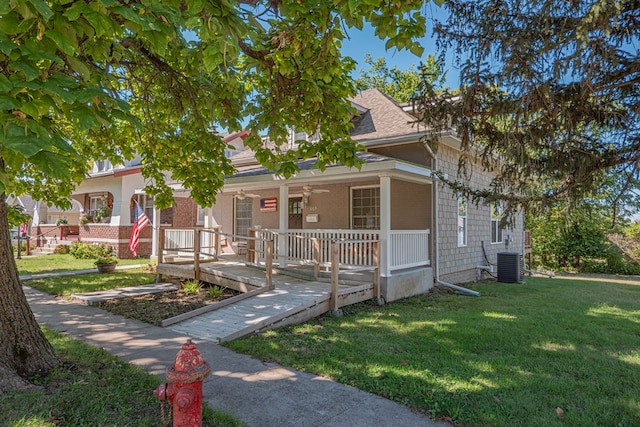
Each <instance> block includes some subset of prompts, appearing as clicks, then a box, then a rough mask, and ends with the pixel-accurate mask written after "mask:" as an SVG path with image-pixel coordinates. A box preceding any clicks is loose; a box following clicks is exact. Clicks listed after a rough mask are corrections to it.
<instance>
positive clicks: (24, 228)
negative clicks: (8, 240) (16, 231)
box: [20, 222, 29, 237]
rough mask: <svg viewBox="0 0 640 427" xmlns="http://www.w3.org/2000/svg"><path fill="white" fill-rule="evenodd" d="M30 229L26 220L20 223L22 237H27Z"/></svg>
mask: <svg viewBox="0 0 640 427" xmlns="http://www.w3.org/2000/svg"><path fill="white" fill-rule="evenodd" d="M28 230H29V226H28V225H27V224H25V223H24V222H23V223H22V224H20V237H26V236H27V233H28Z"/></svg>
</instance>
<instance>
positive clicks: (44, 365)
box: [0, 193, 58, 392]
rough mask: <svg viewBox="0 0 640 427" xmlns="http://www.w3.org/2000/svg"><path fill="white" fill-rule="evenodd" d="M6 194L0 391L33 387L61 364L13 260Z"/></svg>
mask: <svg viewBox="0 0 640 427" xmlns="http://www.w3.org/2000/svg"><path fill="white" fill-rule="evenodd" d="M4 200H5V194H4V193H2V194H0V392H3V391H9V390H22V389H25V388H28V387H29V386H30V384H29V382H28V378H30V377H31V376H32V375H34V374H35V373H37V372H45V371H47V370H49V369H50V368H51V367H53V366H55V365H56V364H57V363H58V358H57V356H56V355H55V353H54V351H53V347H51V344H49V342H48V341H47V339H46V338H45V336H44V334H43V333H42V331H41V330H40V327H39V326H38V322H37V321H36V318H35V317H34V316H33V312H32V311H31V307H29V303H28V302H27V298H26V296H25V294H24V292H23V291H22V284H21V283H20V280H19V277H18V268H17V267H16V262H15V260H14V259H13V250H12V247H11V238H10V235H9V222H8V218H7V205H6V203H5V201H4Z"/></svg>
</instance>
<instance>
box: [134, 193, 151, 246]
mask: <svg viewBox="0 0 640 427" xmlns="http://www.w3.org/2000/svg"><path fill="white" fill-rule="evenodd" d="M149 224H151V221H149V217H148V216H147V215H145V213H144V212H142V209H140V206H139V205H138V204H137V203H136V204H135V205H134V207H133V229H131V238H130V239H129V249H131V252H133V256H134V257H135V256H138V252H137V251H138V245H139V244H140V233H141V232H142V230H144V228H145V227H146V226H147V225H149Z"/></svg>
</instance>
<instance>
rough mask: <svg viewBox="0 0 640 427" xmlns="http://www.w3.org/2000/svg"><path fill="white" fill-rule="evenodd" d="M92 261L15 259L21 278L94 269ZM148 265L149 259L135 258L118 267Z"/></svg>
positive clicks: (42, 257)
mask: <svg viewBox="0 0 640 427" xmlns="http://www.w3.org/2000/svg"><path fill="white" fill-rule="evenodd" d="M94 261H95V260H94V259H75V258H74V257H72V256H71V255H68V254H65V255H58V254H51V255H39V256H31V257H23V258H22V259H17V260H16V264H17V265H18V271H19V273H20V275H21V276H26V275H30V274H36V273H49V272H55V271H67V270H86V269H90V268H95V265H93V262H94ZM138 264H141V265H148V264H149V258H137V259H121V260H119V262H118V265H138Z"/></svg>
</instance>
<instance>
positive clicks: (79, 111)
mask: <svg viewBox="0 0 640 427" xmlns="http://www.w3.org/2000/svg"><path fill="white" fill-rule="evenodd" d="M72 114H73V118H74V120H75V121H76V122H77V123H78V126H79V128H80V130H89V129H91V128H92V127H94V126H97V125H99V124H100V122H99V121H98V118H97V117H96V115H95V113H94V112H93V111H91V110H90V109H89V108H86V107H81V106H79V107H76V108H74V109H73V113H72Z"/></svg>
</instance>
